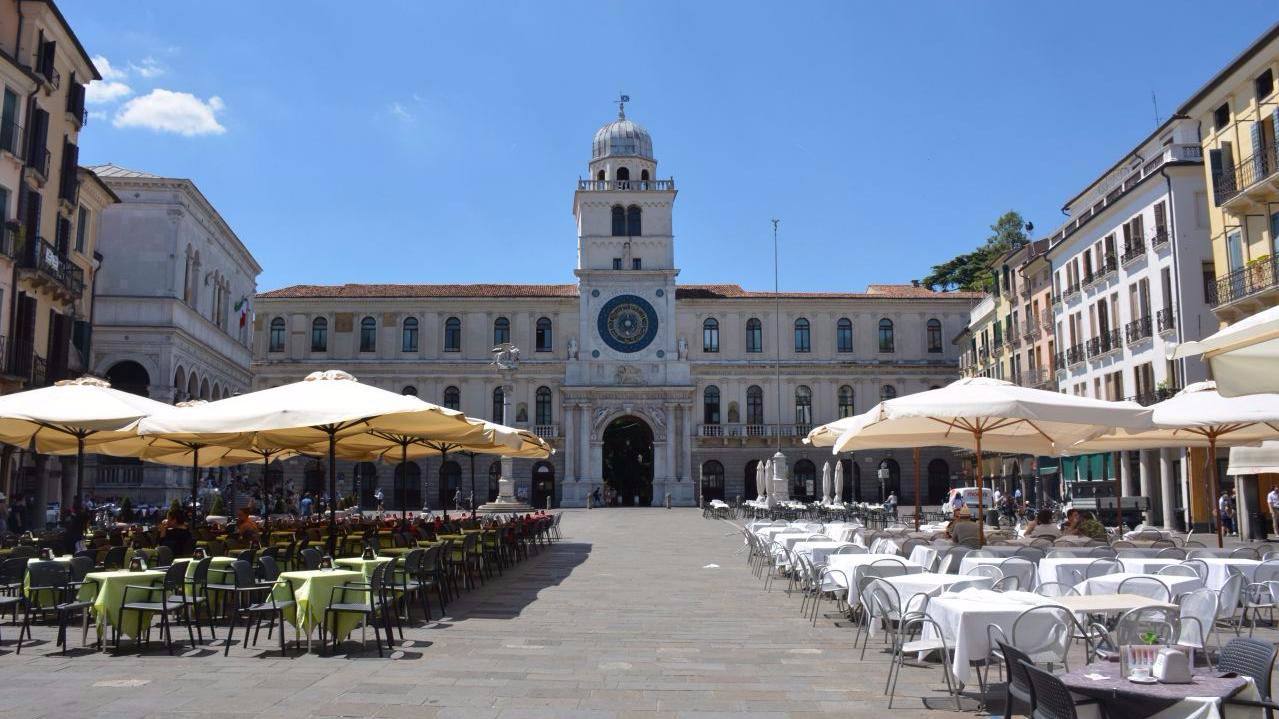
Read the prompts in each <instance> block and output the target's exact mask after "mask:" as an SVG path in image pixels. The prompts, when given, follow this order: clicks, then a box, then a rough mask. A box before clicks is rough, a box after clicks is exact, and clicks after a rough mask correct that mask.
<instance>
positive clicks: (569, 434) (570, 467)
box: [560, 402, 577, 482]
mask: <svg viewBox="0 0 1279 719" xmlns="http://www.w3.org/2000/svg"><path fill="white" fill-rule="evenodd" d="M575 412H577V405H576V404H574V403H572V402H565V403H564V407H563V409H561V410H560V413H561V414H562V415H563V417H564V434H563V437H564V480H565V481H574V482H576V481H577V474H576V471H577V463H576V462H574V461H573V453H575V452H576V451H577V438H576V437H574V436H573V419H574V417H573V414H574V413H575Z"/></svg>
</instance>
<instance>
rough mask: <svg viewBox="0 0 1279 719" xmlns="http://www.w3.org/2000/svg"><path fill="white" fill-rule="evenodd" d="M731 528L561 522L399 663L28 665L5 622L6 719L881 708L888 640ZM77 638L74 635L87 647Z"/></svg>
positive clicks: (202, 653) (933, 682)
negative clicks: (829, 614) (750, 555)
mask: <svg viewBox="0 0 1279 719" xmlns="http://www.w3.org/2000/svg"><path fill="white" fill-rule="evenodd" d="M733 530H734V526H733V525H731V524H730V523H728V522H724V521H715V520H707V519H703V518H702V517H701V514H700V512H698V511H697V510H692V509H674V510H665V509H597V510H590V511H587V510H570V511H566V512H565V517H564V519H563V522H562V531H563V535H564V537H563V540H562V541H560V542H558V543H556V544H554V545H552V546H550V547H547V548H544V549H543V550H542V551H541V553H540V554H538V555H535V556H534V557H532V558H531V559H530V560H529V561H526V562H524V563H523V564H521V565H520V566H519V567H517V568H516V569H515V570H513V571H508V572H507V573H506V575H505V576H501V577H496V578H494V579H493V580H490V581H489V582H488V583H487V584H486V585H485V586H482V587H480V588H478V589H476V590H474V591H470V592H466V593H465V594H464V596H463V597H462V598H460V599H458V600H456V601H454V602H453V603H452V604H450V605H449V607H448V609H449V612H450V615H449V616H448V617H446V618H445V619H444V620H443V621H440V622H436V623H433V624H430V625H424V626H420V627H418V628H412V629H406V630H405V640H406V641H405V642H404V646H403V648H402V656H398V657H397V658H394V659H390V658H388V659H378V658H377V655H376V653H375V652H374V651H372V649H370V651H369V652H367V653H358V652H357V653H355V654H340V655H338V656H334V657H322V656H318V655H316V654H309V655H305V656H301V657H296V656H290V657H289V658H287V659H286V658H280V657H279V654H278V651H274V650H275V648H276V646H277V645H275V644H273V643H271V642H268V641H267V640H266V635H265V632H264V633H263V635H262V637H261V643H260V645H259V646H258V647H257V648H249V649H244V648H241V647H240V646H238V645H236V646H233V647H232V648H231V656H230V657H229V658H224V657H223V656H222V646H221V643H220V642H219V643H218V644H211V645H209V646H207V647H203V648H201V649H200V650H196V651H189V650H188V651H187V653H186V654H185V655H181V656H177V657H172V658H171V657H169V656H168V654H166V653H165V651H164V649H163V648H162V647H161V646H160V645H158V644H155V645H153V649H152V650H151V651H149V652H148V653H147V654H146V655H145V656H138V655H137V654H133V655H124V656H114V655H110V654H102V653H98V652H93V651H87V650H86V651H83V652H75V651H73V652H72V655H71V656H68V657H62V656H58V655H57V654H56V653H54V648H53V646H52V638H53V635H54V632H53V630H51V629H49V628H47V627H40V628H37V630H36V639H37V640H44V641H43V643H38V644H36V645H33V646H30V647H24V649H23V652H22V654H21V655H20V656H18V655H15V654H14V652H13V648H14V647H13V641H14V639H15V638H16V637H17V628H16V627H13V626H11V625H10V624H9V622H8V621H7V620H6V621H5V622H4V623H3V624H0V634H2V636H3V639H4V644H3V648H2V651H0V686H4V687H5V691H4V695H3V697H4V698H3V700H0V715H2V716H6V717H7V716H13V717H23V718H29V719H35V718H36V717H58V718H59V719H63V718H65V717H76V718H77V719H87V718H89V717H112V718H114V719H127V718H129V717H259V716H262V717H266V716H269V717H279V718H281V719H284V718H288V717H329V716H350V717H502V718H504V719H505V718H512V717H557V718H558V717H601V718H603V717H619V718H621V717H713V716H729V715H732V716H734V717H743V716H745V717H808V716H817V715H835V714H840V715H845V716H847V715H852V716H882V715H883V714H885V713H886V711H887V710H886V707H887V701H886V699H885V698H884V696H883V695H882V688H883V682H884V678H885V674H886V671H887V655H886V654H883V653H880V652H878V651H876V650H877V649H878V648H879V647H880V645H878V644H874V643H872V645H871V651H869V652H867V656H866V661H865V662H862V661H859V659H858V653H859V650H858V651H855V650H853V649H852V636H853V631H852V630H851V629H850V628H847V627H837V626H834V621H835V620H834V619H833V618H823V619H819V621H818V624H817V627H816V628H813V627H812V626H810V624H809V622H808V621H807V620H805V619H804V618H802V617H801V616H800V614H799V598H798V597H787V596H786V594H785V592H784V591H782V589H784V584H783V585H779V586H780V588H777V589H774V590H773V591H771V592H768V593H765V592H764V591H763V588H762V583H761V582H760V580H758V579H756V578H755V577H753V576H752V575H751V573H750V571H749V570H748V569H747V567H746V564H745V562H744V555H742V554H738V553H737V552H738V550H739V548H740V547H741V539H740V536H739V535H737V534H731V532H732V531H733ZM827 606H830V605H829V604H828V605H827ZM223 632H224V630H223V629H221V628H219V637H220V638H221V637H223V636H224V633H223ZM179 634H180V635H185V632H180V633H179ZM370 636H371V635H370ZM353 637H354V638H356V639H358V637H359V632H358V630H357V632H356V633H355V634H354V635H353ZM78 641H79V635H78V633H76V634H75V636H74V639H73V646H74V645H76V644H77V643H78ZM370 647H372V645H370ZM267 649H271V650H273V651H270V652H269V653H268V652H266V651H265V650H267ZM344 650H346V651H352V652H356V651H357V645H356V644H354V643H348V644H346V645H344ZM942 686H943V684H942V678H941V672H940V670H938V669H937V668H936V665H931V666H930V667H928V668H907V669H906V670H905V672H904V673H903V676H902V680H901V683H900V685H899V703H896V704H895V705H894V708H893V710H892V713H893V714H895V715H899V716H922V715H925V714H927V715H930V716H941V715H942V714H943V712H937V711H931V712H930V711H927V710H924V709H923V708H922V704H921V700H920V698H919V697H921V696H924V695H929V696H937V697H941V696H944V692H943V691H942V689H941V687H942Z"/></svg>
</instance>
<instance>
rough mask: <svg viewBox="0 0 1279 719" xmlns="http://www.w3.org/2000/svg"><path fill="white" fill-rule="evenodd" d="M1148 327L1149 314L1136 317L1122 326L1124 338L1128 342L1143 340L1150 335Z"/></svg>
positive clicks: (1149, 323) (1149, 324)
mask: <svg viewBox="0 0 1279 719" xmlns="http://www.w3.org/2000/svg"><path fill="white" fill-rule="evenodd" d="M1150 327H1151V322H1150V315H1146V316H1145V317H1138V318H1137V319H1135V320H1133V321H1132V322H1129V323H1128V324H1127V325H1125V326H1124V339H1125V340H1127V342H1128V344H1132V343H1133V342H1137V341H1139V340H1144V339H1146V338H1147V337H1150V335H1151V331H1150Z"/></svg>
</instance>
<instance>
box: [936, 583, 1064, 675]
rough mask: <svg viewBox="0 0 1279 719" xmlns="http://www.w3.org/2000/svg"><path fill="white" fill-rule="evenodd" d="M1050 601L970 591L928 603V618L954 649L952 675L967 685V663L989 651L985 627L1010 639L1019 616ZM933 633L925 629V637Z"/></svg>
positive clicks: (1023, 594) (1026, 594) (1025, 595)
mask: <svg viewBox="0 0 1279 719" xmlns="http://www.w3.org/2000/svg"><path fill="white" fill-rule="evenodd" d="M1051 601H1052V600H1051V599H1050V598H1048V597H1040V596H1038V595H1035V594H1031V593H1029V592H992V591H990V590H987V589H970V590H968V591H965V592H960V593H958V594H951V593H949V592H947V593H943V594H941V595H940V596H937V597H935V598H933V599H932V600H931V601H929V602H928V611H927V614H928V616H929V617H932V619H933V620H934V621H936V622H937V624H938V626H940V627H941V631H942V635H943V636H944V637H945V638H946V643H947V644H949V645H950V646H951V647H953V653H954V655H953V659H952V662H951V672H952V673H953V674H954V675H955V678H956V679H958V680H959V681H960V682H968V681H969V680H970V679H971V678H972V669H971V667H970V666H969V665H970V663H971V662H974V661H980V660H982V659H984V658H985V657H986V655H987V654H988V653H989V651H990V644H989V642H988V640H987V635H986V625H988V624H994V625H996V626H998V627H999V628H1000V629H1003V630H1004V633H1005V634H1007V635H1011V634H1012V628H1013V622H1015V621H1016V620H1017V617H1019V616H1021V613H1022V612H1024V611H1026V610H1027V609H1029V608H1031V607H1033V606H1037V605H1039V604H1048V603H1051ZM932 633H933V632H932V628H931V627H928V626H925V627H924V632H923V636H924V637H929V636H931V635H932Z"/></svg>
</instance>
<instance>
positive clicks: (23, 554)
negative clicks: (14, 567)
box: [9, 544, 40, 559]
mask: <svg viewBox="0 0 1279 719" xmlns="http://www.w3.org/2000/svg"><path fill="white" fill-rule="evenodd" d="M39 553H40V550H39V549H37V548H36V546H35V545H34V544H19V545H18V546H16V547H14V548H13V551H11V552H9V556H10V557H16V558H19V559H22V558H26V559H30V558H32V557H34V556H36V555H37V554H39Z"/></svg>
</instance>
